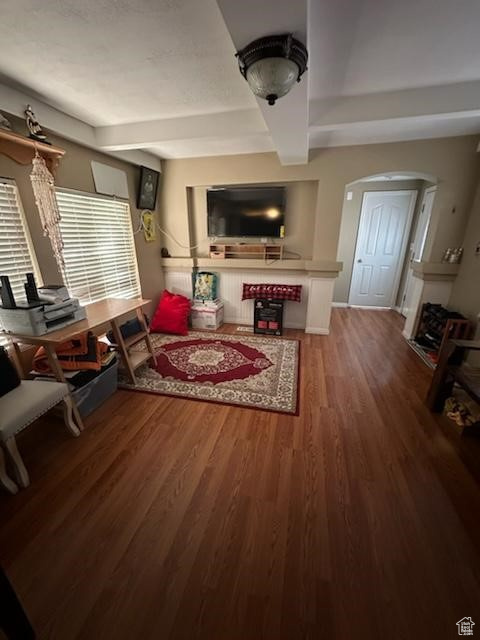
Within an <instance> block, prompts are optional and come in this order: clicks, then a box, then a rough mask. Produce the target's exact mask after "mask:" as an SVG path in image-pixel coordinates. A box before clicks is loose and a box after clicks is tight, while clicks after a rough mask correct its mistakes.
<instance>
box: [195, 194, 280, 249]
mask: <svg viewBox="0 0 480 640" xmlns="http://www.w3.org/2000/svg"><path fill="white" fill-rule="evenodd" d="M285 196H286V190H285V187H212V188H211V189H208V191H207V212H208V235H209V236H210V237H217V238H218V237H239V238H244V237H245V238H246V237H257V238H259V237H265V238H283V236H284V224H285V204H286V197H285Z"/></svg>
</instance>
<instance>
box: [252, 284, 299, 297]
mask: <svg viewBox="0 0 480 640" xmlns="http://www.w3.org/2000/svg"><path fill="white" fill-rule="evenodd" d="M252 298H265V299H266V300H290V301H291V302H301V300H302V285H301V284H246V283H245V282H244V283H243V294H242V300H251V299H252Z"/></svg>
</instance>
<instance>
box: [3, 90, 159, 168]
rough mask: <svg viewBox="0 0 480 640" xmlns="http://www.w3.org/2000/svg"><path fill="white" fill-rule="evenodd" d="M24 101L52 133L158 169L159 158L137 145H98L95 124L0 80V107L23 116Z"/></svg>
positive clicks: (15, 114)
mask: <svg viewBox="0 0 480 640" xmlns="http://www.w3.org/2000/svg"><path fill="white" fill-rule="evenodd" d="M27 104H31V105H32V107H33V110H34V112H35V115H36V116H37V118H38V120H39V122H40V123H41V125H42V126H43V127H44V128H45V129H47V130H49V131H52V132H53V133H56V134H57V135H59V136H61V137H62V138H65V139H66V140H71V141H72V142H76V143H78V144H81V145H83V146H85V147H89V148H91V149H95V150H97V151H101V152H103V153H106V154H107V155H110V156H112V157H114V158H117V159H119V160H123V161H126V162H130V163H131V164H136V165H144V166H146V167H149V168H150V169H154V170H155V171H161V162H160V158H158V157H156V156H154V155H152V154H150V153H146V152H144V151H141V150H139V149H138V148H137V149H136V150H132V151H121V152H116V151H110V150H108V149H102V148H101V147H100V146H99V145H98V142H97V139H96V131H95V127H92V126H91V125H89V124H87V123H86V122H82V121H81V120H78V118H74V117H73V116H69V115H67V114H66V113H63V112H62V111H59V110H58V109H55V108H54V107H51V106H49V105H47V104H45V103H44V102H42V101H41V100H38V99H37V98H32V97H31V96H28V95H27V94H25V93H23V92H22V91H18V90H17V89H12V88H11V87H7V86H6V85H4V84H0V107H1V110H2V111H4V112H5V113H10V114H12V115H14V116H18V117H20V118H25V113H24V111H25V107H26V106H27Z"/></svg>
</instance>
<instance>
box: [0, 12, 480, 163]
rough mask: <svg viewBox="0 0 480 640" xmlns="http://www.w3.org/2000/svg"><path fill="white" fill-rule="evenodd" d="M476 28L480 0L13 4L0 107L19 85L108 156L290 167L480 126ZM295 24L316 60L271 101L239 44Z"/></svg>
mask: <svg viewBox="0 0 480 640" xmlns="http://www.w3.org/2000/svg"><path fill="white" fill-rule="evenodd" d="M479 24H480V2H479V1H478V0H461V2H452V0H416V1H415V2H414V1H413V0H404V2H401V3H399V2H398V1H397V0H395V1H394V0H336V1H335V2H332V1H331V0H296V1H295V2H292V1H291V0H263V1H262V2H261V3H259V2H258V0H242V2H239V1H238V0H218V2H216V1H215V0H136V1H135V2H131V1H130V0H82V2H78V1H75V2H74V1H73V0H42V2H41V3H40V2H38V1H37V0H16V2H6V3H2V9H1V20H0V79H1V80H2V81H3V84H4V91H2V90H0V109H4V110H5V111H10V112H17V113H21V112H22V110H23V108H24V104H23V103H22V104H20V102H21V100H20V98H18V100H19V104H18V105H14V107H15V108H12V96H13V93H12V92H11V89H12V88H14V89H16V90H17V91H18V90H20V91H22V94H20V93H17V94H16V95H17V97H18V96H20V95H22V96H23V97H25V96H28V97H29V98H31V100H32V103H33V106H34V108H35V109H36V111H37V114H38V115H39V117H40V116H41V117H42V121H43V122H44V124H45V126H49V127H50V128H53V129H57V130H58V133H61V134H63V135H66V136H67V137H71V138H72V139H73V138H75V139H78V140H79V141H81V138H82V135H83V136H84V142H85V143H86V144H90V145H92V146H97V147H99V148H103V149H105V150H107V151H108V152H111V153H122V152H126V150H128V151H129V152H130V153H131V152H133V151H134V150H137V153H138V150H143V151H146V152H147V153H148V154H150V157H151V155H152V154H153V155H154V156H159V157H166V158H176V157H196V156H208V155H225V154H238V153H252V152H262V151H272V150H275V151H277V153H278V155H279V158H280V160H281V162H282V163H283V164H297V163H302V162H307V161H308V150H309V148H315V147H324V146H338V145H348V144H366V143H373V142H387V141H394V140H409V139H417V138H428V137H441V136H452V135H464V134H469V133H479V132H480V46H479V45H478V25H479ZM287 30H291V31H292V32H293V33H294V35H295V36H296V37H298V38H300V39H301V40H303V41H304V42H305V43H306V44H307V46H308V49H309V53H310V60H309V69H308V71H307V73H306V75H305V76H304V78H303V80H302V82H301V83H300V84H299V85H297V86H295V87H294V88H293V90H292V91H291V93H290V94H289V95H288V96H287V97H285V98H282V99H281V100H279V101H278V103H277V105H275V106H274V107H269V106H268V105H266V103H265V102H262V101H257V100H256V99H255V98H254V97H253V95H252V94H251V92H250V90H249V88H248V85H247V83H246V82H245V81H244V79H243V78H242V77H241V75H240V74H239V72H238V68H237V63H236V60H235V57H234V54H235V50H236V49H238V48H241V47H243V46H244V45H245V44H247V43H248V42H249V41H250V40H252V39H254V38H256V37H259V36H262V35H267V34H269V33H270V34H271V33H282V32H285V31H287ZM9 91H10V92H9ZM2 98H3V99H2ZM7 98H8V99H7ZM49 107H54V108H55V109H57V110H59V111H60V112H63V114H67V115H68V116H71V117H73V118H76V119H77V120H75V121H73V120H71V121H70V124H69V120H68V118H65V117H64V116H63V115H62V114H60V115H62V117H60V116H59V115H58V112H53V110H52V109H49ZM78 120H80V121H81V122H80V123H79V122H78ZM82 123H85V124H84V125H82ZM82 126H83V129H82ZM87 126H88V129H87V128H85V127H87ZM80 129H82V132H83V133H82V135H80V133H79V132H80ZM73 131H75V134H74V133H73ZM77 134H78V135H77ZM87 138H88V140H87Z"/></svg>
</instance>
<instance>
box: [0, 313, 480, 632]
mask: <svg viewBox="0 0 480 640" xmlns="http://www.w3.org/2000/svg"><path fill="white" fill-rule="evenodd" d="M401 328H402V319H401V318H400V317H399V316H398V315H397V314H396V313H394V312H379V311H367V310H358V309H336V310H334V312H333V316H332V330H331V334H330V335H329V336H312V335H304V334H303V333H302V332H300V331H287V336H288V337H292V338H298V339H300V340H301V343H302V344H301V377H300V379H301V390H300V415H299V416H290V415H285V414H275V413H268V412H265V411H256V410H253V409H246V408H235V407H230V406H226V405H215V404H209V403H202V402H195V401H189V400H182V399H176V398H167V397H161V396H156V395H151V394H142V393H136V392H128V391H119V392H117V393H116V394H115V396H114V397H113V398H111V399H110V400H109V401H108V402H107V403H105V405H103V406H102V407H101V408H100V409H99V410H98V411H96V412H95V413H94V414H93V415H92V416H91V417H89V418H88V419H87V420H86V430H85V432H84V433H83V434H82V435H81V437H80V438H77V439H73V438H70V437H69V436H68V434H67V433H66V432H65V430H64V429H63V427H62V424H61V423H60V421H58V420H57V419H55V418H48V419H44V420H41V421H39V422H38V424H36V425H35V427H32V428H31V429H29V430H27V431H26V432H25V433H24V434H22V436H21V437H20V438H19V446H20V448H21V451H22V454H23V456H24V459H25V462H26V464H27V467H28V468H29V471H30V475H31V480H32V484H31V486H30V487H29V488H28V489H27V490H25V491H22V492H20V493H19V494H18V495H17V496H14V497H10V496H7V495H6V494H2V495H1V496H0V518H1V527H0V561H1V563H2V565H3V566H4V567H5V569H6V571H7V573H8V575H9V577H10V579H11V581H12V583H13V584H14V586H15V588H16V589H17V591H18V594H19V596H20V597H21V599H22V601H23V603H24V605H25V607H26V609H27V611H28V612H29V615H30V617H31V619H32V622H33V624H34V626H35V628H36V630H37V633H38V637H39V639H40V640H110V639H112V640H113V639H115V640H127V639H128V640H135V639H136V638H138V639H142V640H154V639H155V640H160V639H161V640H164V639H165V640H174V639H175V640H186V639H188V640H191V639H195V638H196V639H201V640H206V639H208V640H217V639H218V640H257V639H258V640H261V639H262V640H287V639H288V640H297V639H299V640H300V639H313V638H315V639H317V638H330V639H332V640H356V639H358V640H363V639H364V638H365V639H368V640H376V639H377V638H378V639H382V640H383V639H385V638H389V639H393V640H397V639H399V640H400V639H402V640H407V639H408V640H410V639H411V638H426V639H430V638H432V639H435V640H437V639H438V640H443V639H444V638H445V640H446V639H447V638H453V637H456V636H457V635H458V634H457V628H456V624H455V623H456V622H457V621H458V620H460V619H461V618H462V617H464V616H471V617H472V618H473V620H474V621H475V622H476V623H477V624H478V625H480V526H479V522H480V516H479V513H480V490H479V489H480V442H479V441H477V440H472V439H467V438H463V439H462V438H461V437H460V436H459V435H458V433H457V432H456V430H455V427H454V426H453V424H452V423H450V422H449V421H448V420H447V419H446V418H444V417H442V416H436V415H433V414H431V413H430V412H429V411H428V410H427V409H426V407H425V405H424V404H423V398H424V396H425V393H426V390H427V388H428V384H429V381H430V378H431V371H430V370H429V369H428V368H427V367H426V366H425V365H424V364H423V363H422V362H421V360H420V359H419V358H418V356H416V354H415V353H414V352H413V351H412V350H411V349H410V348H409V347H408V345H407V344H406V342H405V340H404V339H403V337H402V336H401ZM224 330H225V331H227V332H233V331H234V328H233V327H229V326H226V327H225V328H224ZM478 628H479V629H480V626H479V627H478Z"/></svg>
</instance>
